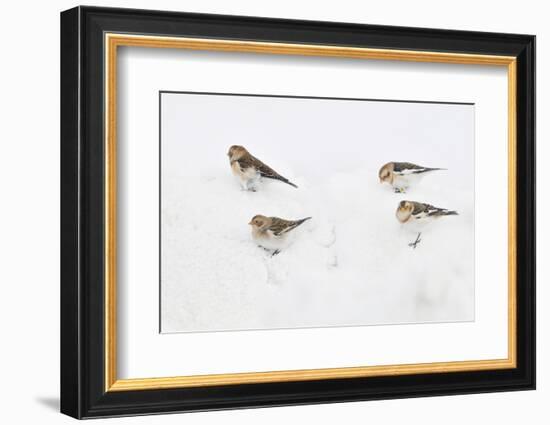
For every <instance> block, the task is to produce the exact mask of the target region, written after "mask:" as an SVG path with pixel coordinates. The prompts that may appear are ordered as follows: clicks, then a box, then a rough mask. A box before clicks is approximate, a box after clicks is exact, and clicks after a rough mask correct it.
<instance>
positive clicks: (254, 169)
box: [227, 145, 298, 192]
mask: <svg viewBox="0 0 550 425" xmlns="http://www.w3.org/2000/svg"><path fill="white" fill-rule="evenodd" d="M227 156H229V163H230V164H231V170H232V171H233V174H234V175H235V177H237V179H238V180H239V183H240V184H241V187H242V188H243V189H244V190H251V191H253V192H255V191H256V184H257V182H258V181H259V180H260V179H261V178H262V177H265V178H267V179H273V180H279V181H282V182H283V183H286V184H289V185H290V186H293V187H295V188H298V186H296V185H295V184H294V183H292V182H290V181H289V180H288V179H287V178H286V177H283V176H281V175H280V174H279V173H277V172H276V171H275V170H273V169H272V168H271V167H268V166H267V165H265V164H264V163H263V162H262V161H260V160H259V159H258V158H255V157H254V156H252V155H251V154H250V152H248V151H247V150H246V149H245V148H244V147H243V146H238V145H233V146H231V147H230V148H229V151H228V152H227Z"/></svg>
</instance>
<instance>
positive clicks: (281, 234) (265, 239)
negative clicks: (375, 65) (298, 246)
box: [248, 215, 311, 255]
mask: <svg viewBox="0 0 550 425" xmlns="http://www.w3.org/2000/svg"><path fill="white" fill-rule="evenodd" d="M310 219H311V217H306V218H302V219H300V220H284V219H282V218H278V217H266V216H264V215H255V216H254V217H252V220H250V223H248V224H249V225H251V226H252V239H254V241H255V242H256V243H257V244H258V245H259V246H261V247H262V248H265V249H268V250H273V255H276V254H278V253H279V252H280V250H281V249H282V248H285V247H286V246H287V245H288V243H289V241H288V235H289V233H290V232H291V231H292V230H294V229H296V228H297V227H298V226H299V225H301V224H302V223H304V222H305V221H307V220H310Z"/></svg>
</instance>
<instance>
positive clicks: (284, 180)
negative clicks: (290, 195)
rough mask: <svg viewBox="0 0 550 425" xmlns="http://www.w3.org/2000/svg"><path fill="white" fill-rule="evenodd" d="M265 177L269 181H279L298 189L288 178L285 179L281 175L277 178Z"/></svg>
mask: <svg viewBox="0 0 550 425" xmlns="http://www.w3.org/2000/svg"><path fill="white" fill-rule="evenodd" d="M264 177H267V178H268V179H273V180H279V181H281V182H283V183H286V184H288V185H290V186H292V187H294V188H296V189H298V186H296V185H295V184H294V183H292V182H291V181H290V180H289V179H287V178H286V177H283V176H279V175H276V176H269V175H264Z"/></svg>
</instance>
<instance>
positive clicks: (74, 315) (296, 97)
mask: <svg viewBox="0 0 550 425" xmlns="http://www.w3.org/2000/svg"><path fill="white" fill-rule="evenodd" d="M534 60H535V37H534V36H529V35H517V34H495V33H479V32H465V31H450V30H433V29H418V28H402V27H388V26H370V25H357V24H344V23H329V22H311V21H294V20H282V19H265V18H252V17H238V16H220V15H202V14H188V13H176V12H161V11H143V10H130V9H109V8H95V7H77V8H74V9H71V10H68V11H65V12H63V13H62V14H61V72H62V74H61V104H62V107H61V116H62V123H61V163H62V169H61V195H62V205H61V211H62V217H61V221H62V231H61V245H62V252H61V254H62V278H61V411H62V412H63V413H65V414H68V415H71V416H73V417H76V418H91V417H105V416H121V415H137V414H152V413H163V412H187V411H198V410H215V409H231V408H241V407H259V406H276V405H292V404H306V403H325V402H338V401H352V400H372V399H384V398H398V397H415V396H428V395H448V394H464V393H476V392H488V391H509V390H522V389H534V388H535V181H534V177H535V168H534V167H535V150H534V149H535V134H534V128H535V127H534V120H535V111H534V99H535V94H534V93H535V79H534V78H535V75H534V69H535V64H534Z"/></svg>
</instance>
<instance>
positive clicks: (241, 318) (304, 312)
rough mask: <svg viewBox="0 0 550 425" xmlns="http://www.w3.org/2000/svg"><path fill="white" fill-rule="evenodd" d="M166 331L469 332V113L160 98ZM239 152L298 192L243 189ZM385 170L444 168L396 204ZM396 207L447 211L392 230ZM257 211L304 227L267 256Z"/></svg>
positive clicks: (409, 106)
mask: <svg viewBox="0 0 550 425" xmlns="http://www.w3.org/2000/svg"><path fill="white" fill-rule="evenodd" d="M161 105H162V114H161V131H162V137H161V149H162V150H161V161H162V162H161V164H162V165H161V193H162V196H161V330H162V332H166V333H168V332H194V331H220V330H246V329H276V328H299V327H325V326H356V325H374V324H397V323H421V322H447V321H469V320H474V106H473V105H452V104H427V103H409V102H381V101H349V100H321V99H297V98H274V97H250V96H220V95H198V94H181V93H163V94H162V97H161ZM233 144H240V145H243V146H245V147H247V148H248V149H249V151H250V152H251V153H252V154H253V155H255V156H256V157H258V158H260V159H261V160H263V161H264V162H266V163H267V164H268V165H270V166H271V167H273V168H274V169H275V170H277V171H278V172H279V173H280V174H282V175H284V176H285V177H287V178H289V179H290V180H291V181H293V182H294V183H296V184H297V185H298V186H299V189H294V188H292V187H291V186H288V185H285V184H283V183H280V182H277V181H265V180H264V182H263V183H262V185H261V187H260V189H259V191H258V192H255V193H252V192H245V191H242V190H241V189H240V187H239V185H238V183H237V181H236V180H235V179H234V177H233V175H232V174H231V170H230V168H229V162H228V158H227V155H226V153H227V150H228V148H229V146H231V145H233ZM388 161H409V162H414V163H418V164H421V165H424V166H431V167H443V168H447V169H448V170H447V171H440V172H436V173H433V174H432V175H430V176H427V177H426V178H425V179H424V180H423V181H422V182H421V184H420V185H419V186H418V187H415V188H412V189H410V190H409V191H408V192H407V193H406V194H395V193H393V191H392V190H391V188H390V187H389V186H387V185H381V184H380V183H379V180H378V170H379V168H380V166H381V165H383V164H384V163H386V162H388ZM403 199H408V200H415V201H420V202H427V203H430V204H433V205H435V206H439V207H444V208H448V209H454V210H457V211H458V212H459V214H460V215H459V216H453V217H444V218H442V219H441V220H439V221H438V222H437V223H435V224H434V225H433V226H431V227H430V228H427V229H425V230H424V232H423V235H422V242H421V243H420V244H419V245H418V248H417V249H415V250H413V249H412V248H410V247H409V246H408V243H409V242H412V241H413V240H414V239H415V237H416V234H414V233H411V232H410V231H408V230H407V229H404V228H402V226H401V225H400V224H399V222H398V221H397V220H396V218H395V210H396V208H397V204H398V202H399V201H401V200H403ZM255 214H264V215H269V216H278V217H282V218H287V219H298V218H302V217H306V216H312V217H313V219H312V220H310V221H308V222H307V223H306V224H304V225H303V226H301V227H300V228H299V229H297V230H296V232H295V238H294V241H293V243H292V245H291V246H290V247H289V248H288V249H286V250H284V251H283V252H281V253H280V254H279V255H277V256H275V257H270V255H269V254H268V253H266V252H265V251H264V250H263V249H261V248H258V247H257V245H256V244H255V243H253V241H252V240H251V237H250V226H248V224H247V223H248V222H249V221H250V218H251V217H252V216H254V215H255Z"/></svg>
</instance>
